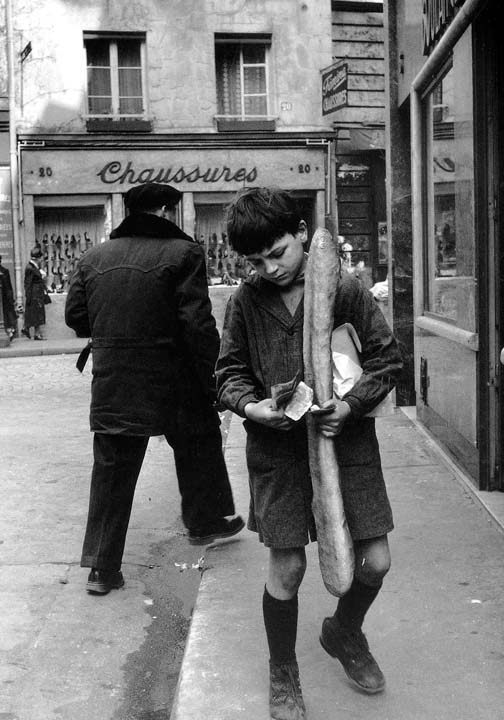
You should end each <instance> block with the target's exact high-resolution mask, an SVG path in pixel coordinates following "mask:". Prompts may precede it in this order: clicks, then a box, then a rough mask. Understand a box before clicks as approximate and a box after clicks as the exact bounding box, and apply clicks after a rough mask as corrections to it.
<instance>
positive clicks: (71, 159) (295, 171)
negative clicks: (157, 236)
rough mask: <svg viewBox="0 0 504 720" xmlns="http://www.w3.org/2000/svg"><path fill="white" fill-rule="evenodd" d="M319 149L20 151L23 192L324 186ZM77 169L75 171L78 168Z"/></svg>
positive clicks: (203, 190)
mask: <svg viewBox="0 0 504 720" xmlns="http://www.w3.org/2000/svg"><path fill="white" fill-rule="evenodd" d="M324 159H325V155H324V148H323V147H322V148H319V147H317V149H314V148H309V149H308V148H297V149H295V150H286V149H275V150H263V149H261V150H250V151H249V152H247V153H246V154H244V153H243V152H242V151H235V150H224V151H200V150H192V149H191V150H185V151H181V150H173V151H167V152H158V151H151V150H138V151H135V152H132V151H131V150H130V151H128V150H125V149H122V150H121V149H118V150H114V151H113V152H110V153H109V152H103V151H91V150H88V151H82V150H74V151H65V152H63V151H57V152H50V151H46V150H41V149H40V148H37V149H34V150H31V149H30V150H24V151H23V165H22V167H23V192H24V194H26V195H58V194H67V193H69V192H72V193H73V194H77V193H103V192H107V193H110V192H112V193H124V192H126V191H127V190H129V188H130V187H133V186H135V185H140V184H142V183H146V182H157V183H168V184H170V185H175V186H176V187H178V189H179V190H181V191H182V192H236V191H237V190H239V189H240V188H242V187H244V186H251V185H267V184H271V183H273V184H275V185H279V186H283V187H286V188H288V189H291V190H297V189H304V188H309V189H311V190H316V189H321V188H323V187H324V182H325V177H324ZM77 168H78V170H77Z"/></svg>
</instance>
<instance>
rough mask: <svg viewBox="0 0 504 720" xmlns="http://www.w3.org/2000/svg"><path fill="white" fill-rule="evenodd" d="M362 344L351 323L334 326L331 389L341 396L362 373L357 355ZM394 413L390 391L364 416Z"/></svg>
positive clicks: (338, 396)
mask: <svg viewBox="0 0 504 720" xmlns="http://www.w3.org/2000/svg"><path fill="white" fill-rule="evenodd" d="M361 350H362V346H361V343H360V340H359V336H358V335H357V332H356V330H355V328H354V326H353V325H351V324H350V323H344V324H343V325H340V326H339V327H337V328H335V329H334V330H333V332H332V335H331V353H332V365H333V391H334V394H335V395H336V397H337V398H340V399H341V398H342V397H343V395H345V394H346V393H347V392H348V391H349V390H351V388H352V387H353V386H354V385H355V383H356V382H357V380H358V379H359V378H360V376H361V375H362V368H361V365H360V360H359V355H358V353H359V352H361ZM393 414H394V402H393V400H392V396H391V393H389V394H388V395H387V397H386V398H384V399H383V400H382V401H381V403H379V405H377V406H376V407H375V408H374V409H373V410H371V412H369V413H367V415H366V417H383V416H384V415H393Z"/></svg>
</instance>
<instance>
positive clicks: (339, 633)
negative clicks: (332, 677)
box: [320, 616, 385, 694]
mask: <svg viewBox="0 0 504 720" xmlns="http://www.w3.org/2000/svg"><path fill="white" fill-rule="evenodd" d="M320 644H321V645H322V647H323V648H324V650H325V651H326V652H328V653H329V655H330V656H331V657H334V658H338V660H339V661H340V663H341V664H342V665H343V669H344V671H345V672H346V674H347V677H348V678H349V679H350V680H351V681H352V682H353V683H354V684H355V685H356V686H357V687H358V688H359V690H362V691H363V692H365V693H368V694H374V693H379V692H382V690H383V689H384V688H385V678H384V676H383V673H382V671H381V670H380V668H379V667H378V663H377V662H376V660H375V659H374V657H373V656H372V655H371V653H370V651H369V645H368V642H367V640H366V636H365V635H364V633H363V632H362V630H361V629H360V628H358V627H357V628H346V627H343V626H342V625H341V624H340V623H339V621H338V620H337V618H335V617H334V616H333V617H330V618H326V619H325V620H324V622H323V624H322V633H321V635H320Z"/></svg>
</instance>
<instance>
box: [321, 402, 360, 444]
mask: <svg viewBox="0 0 504 720" xmlns="http://www.w3.org/2000/svg"><path fill="white" fill-rule="evenodd" d="M331 405H333V406H334V409H333V410H332V412H330V413H327V414H324V415H317V414H315V413H314V414H313V419H314V420H315V424H316V425H317V430H318V431H319V432H321V433H322V435H324V436H325V437H328V438H332V437H335V436H336V435H339V434H340V432H341V431H342V430H343V425H344V424H345V420H346V419H347V417H349V415H350V413H351V410H350V405H349V404H348V403H346V402H345V401H344V400H326V402H325V403H323V405H322V407H323V408H324V407H330V406H331Z"/></svg>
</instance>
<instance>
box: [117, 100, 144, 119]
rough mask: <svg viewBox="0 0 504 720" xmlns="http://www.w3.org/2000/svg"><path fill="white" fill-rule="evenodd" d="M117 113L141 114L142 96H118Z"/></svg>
mask: <svg viewBox="0 0 504 720" xmlns="http://www.w3.org/2000/svg"><path fill="white" fill-rule="evenodd" d="M119 113H120V114H121V115H142V113H143V101H142V98H141V97H138V98H132V97H130V98H120V100H119Z"/></svg>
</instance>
